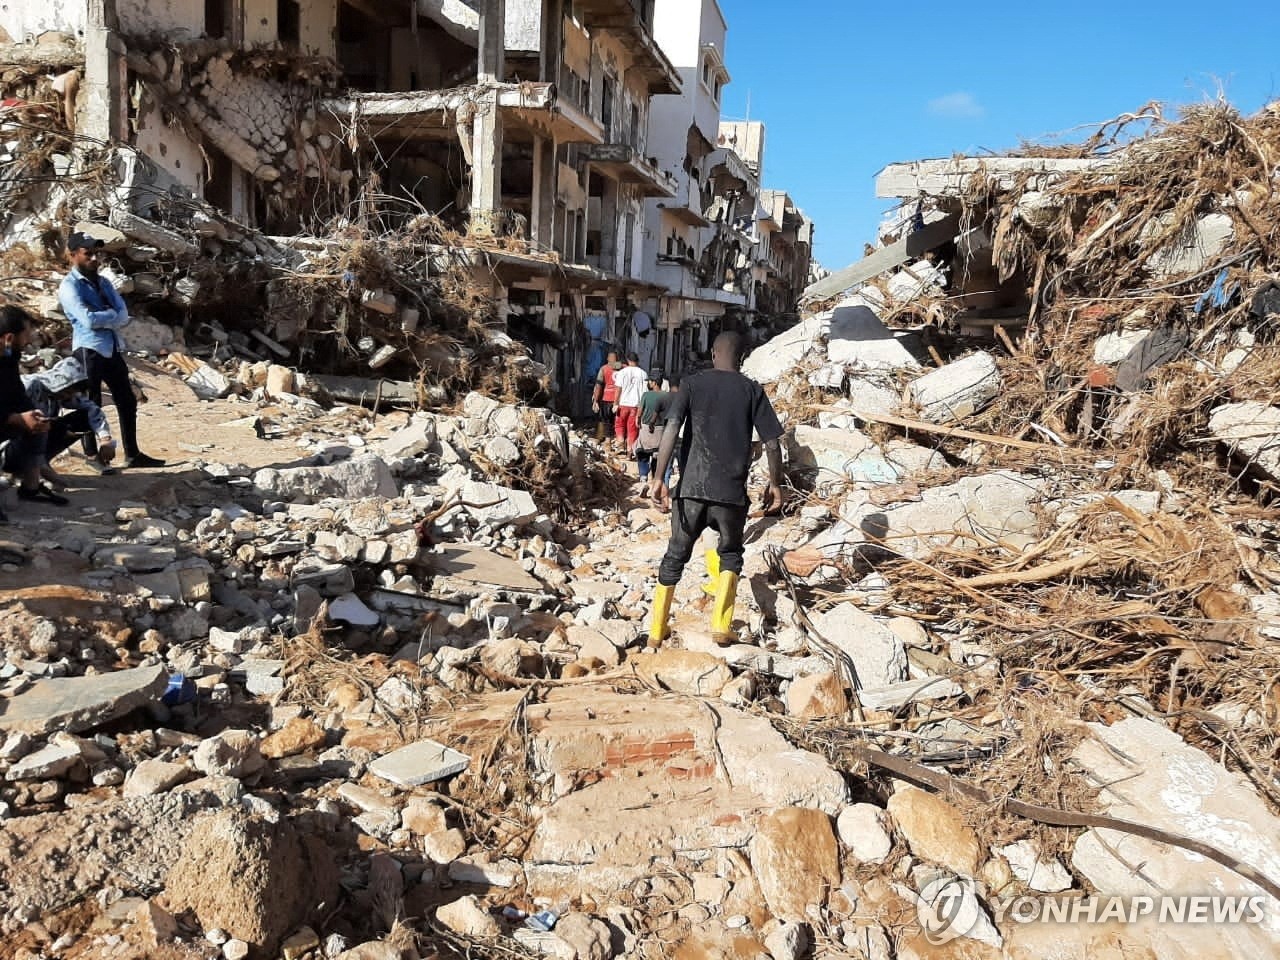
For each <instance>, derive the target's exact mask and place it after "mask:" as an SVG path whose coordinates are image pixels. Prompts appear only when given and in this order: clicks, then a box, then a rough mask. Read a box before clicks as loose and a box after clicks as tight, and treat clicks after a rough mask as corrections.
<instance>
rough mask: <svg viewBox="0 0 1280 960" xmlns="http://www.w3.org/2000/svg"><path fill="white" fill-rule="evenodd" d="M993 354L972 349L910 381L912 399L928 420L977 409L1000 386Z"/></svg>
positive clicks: (943, 419)
mask: <svg viewBox="0 0 1280 960" xmlns="http://www.w3.org/2000/svg"><path fill="white" fill-rule="evenodd" d="M1001 383H1002V381H1001V378H1000V371H999V370H998V369H997V368H996V361H995V358H994V357H992V356H991V354H989V353H986V352H978V353H971V354H970V355H969V356H967V357H965V358H964V359H962V360H957V361H955V362H954V363H948V364H947V365H946V366H945V367H939V368H938V369H937V370H934V371H932V372H931V373H926V374H925V375H924V376H923V377H920V378H918V379H916V380H913V381H912V382H911V399H912V400H913V401H914V402H915V404H916V405H917V406H918V407H919V408H920V416H921V417H922V418H924V419H925V420H928V421H929V422H930V423H951V422H953V421H958V420H963V419H964V418H965V417H969V416H972V415H973V414H974V413H977V412H978V411H979V410H981V409H982V408H983V407H985V406H986V405H987V404H989V403H990V402H991V401H992V400H994V399H995V398H996V397H997V396H999V395H1000V387H1001Z"/></svg>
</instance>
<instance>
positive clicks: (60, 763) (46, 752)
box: [5, 743, 80, 780]
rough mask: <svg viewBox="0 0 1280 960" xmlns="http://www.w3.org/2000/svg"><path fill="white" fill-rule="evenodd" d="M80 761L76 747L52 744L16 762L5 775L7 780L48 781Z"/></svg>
mask: <svg viewBox="0 0 1280 960" xmlns="http://www.w3.org/2000/svg"><path fill="white" fill-rule="evenodd" d="M79 759H80V751H79V750H77V749H76V748H75V747H74V746H69V745H66V744H57V743H50V744H46V745H45V746H43V747H41V748H40V749H39V750H37V751H35V752H34V753H29V754H27V755H26V756H25V757H23V758H22V759H21V760H16V761H14V763H13V764H12V765H11V766H10V767H9V772H8V773H7V774H5V779H6V780H48V779H51V778H53V777H58V776H61V775H62V774H64V773H66V772H67V771H68V770H70V769H71V768H72V767H74V766H75V765H76V762H77V761H78V760H79Z"/></svg>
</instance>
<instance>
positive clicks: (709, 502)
mask: <svg viewBox="0 0 1280 960" xmlns="http://www.w3.org/2000/svg"><path fill="white" fill-rule="evenodd" d="M743 353H744V349H743V341H742V337H741V336H740V335H739V334H737V333H722V334H720V336H718V337H716V340H715V343H714V344H713V345H712V349H711V359H712V369H710V370H706V371H704V372H702V373H698V374H694V375H693V376H692V377H688V378H686V379H685V380H684V381H683V382H682V383H681V384H680V392H679V393H677V394H676V395H675V399H674V401H673V403H672V405H671V410H670V413H669V414H668V417H667V426H666V429H665V430H664V431H663V434H662V446H661V447H660V448H659V450H658V462H657V465H656V467H655V469H654V473H653V477H652V479H651V480H650V482H649V494H650V496H651V497H652V498H653V500H654V501H655V502H657V503H658V505H659V506H666V505H667V504H668V503H669V500H670V492H669V491H668V489H667V484H666V481H665V479H664V478H665V473H666V470H667V467H668V465H669V464H670V463H671V458H672V456H673V455H674V454H675V447H676V441H677V438H679V437H680V431H681V429H682V428H685V433H684V439H683V441H682V444H681V453H682V456H681V464H682V466H681V473H680V482H679V485H678V487H677V488H676V496H675V504H674V506H673V507H672V509H671V540H670V542H669V543H668V545H667V552H666V555H665V556H664V557H663V558H662V564H661V566H660V567H659V569H658V587H657V589H656V590H655V591H654V596H653V610H652V614H651V617H650V623H649V646H651V647H658V646H661V644H662V642H663V641H664V640H666V638H667V634H668V630H669V628H668V623H667V620H668V617H669V616H670V613H671V600H672V597H673V595H674V593H675V588H676V585H677V584H678V583H679V582H680V576H681V574H683V573H684V568H685V565H686V564H687V563H688V562H689V559H690V557H692V556H693V551H694V546H695V544H696V543H697V542H698V538H699V536H701V535H702V532H703V531H704V530H708V529H710V530H714V531H715V532H716V533H717V534H718V535H719V543H718V549H717V550H714V551H708V556H707V567H708V570H714V571H715V574H714V576H715V581H716V582H715V601H714V603H713V605H712V608H711V637H712V639H713V640H714V641H715V643H716V644H718V645H720V646H727V645H729V644H730V643H732V642H733V634H732V632H731V631H732V626H733V606H734V603H735V601H736V600H737V596H738V577H739V576H740V575H741V573H742V562H743V553H744V544H743V536H744V533H745V530H746V525H747V506H748V500H747V477H748V475H749V473H750V470H751V460H752V456H751V453H752V434H753V433H755V434H757V435H758V436H759V438H760V442H761V443H762V444H763V445H764V451H765V455H766V457H767V460H768V465H769V486H768V490H767V491H766V493H765V500H764V507H765V512H766V513H776V512H777V511H778V510H780V509H781V508H782V450H781V448H780V446H779V443H778V441H779V439H780V438H781V437H782V425H781V424H780V423H779V422H778V415H777V414H776V413H775V412H774V409H773V405H772V404H771V403H770V402H769V398H768V397H767V396H766V395H765V392H764V388H762V387H761V386H760V384H758V383H756V382H755V381H754V380H752V379H750V378H749V377H746V376H744V375H743V374H742V373H740V372H739V370H740V368H741V366H742V359H743Z"/></svg>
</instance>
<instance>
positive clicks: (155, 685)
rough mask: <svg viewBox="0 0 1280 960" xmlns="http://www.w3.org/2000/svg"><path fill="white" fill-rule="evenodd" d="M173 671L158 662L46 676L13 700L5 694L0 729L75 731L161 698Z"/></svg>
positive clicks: (88, 727)
mask: <svg viewBox="0 0 1280 960" xmlns="http://www.w3.org/2000/svg"><path fill="white" fill-rule="evenodd" d="M168 684H169V673H168V671H167V670H165V668H164V667H163V666H162V665H160V664H156V665H155V666H152V667H136V668H134V669H132V670H116V671H113V672H111V673H100V674H94V675H91V676H83V677H55V678H52V679H46V680H41V681H39V682H38V683H36V685H35V686H34V687H32V688H31V689H30V690H28V691H26V692H25V693H22V694H19V695H18V696H17V697H14V698H13V699H12V700H4V699H0V731H5V732H20V733H29V734H33V735H38V734H44V733H52V732H53V731H54V730H66V731H68V732H70V733H75V732H77V731H80V730H88V729H91V728H93V727H96V726H98V725H99V724H102V723H106V722H107V721H108V720H114V719H115V718H116V717H120V716H123V715H124V714H126V713H128V712H129V711H130V710H135V709H137V708H138V707H142V706H146V705H148V704H151V703H157V702H159V700H160V697H161V696H162V695H163V694H164V691H165V688H166V687H167V686H168Z"/></svg>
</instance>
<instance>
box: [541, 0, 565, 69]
mask: <svg viewBox="0 0 1280 960" xmlns="http://www.w3.org/2000/svg"><path fill="white" fill-rule="evenodd" d="M563 48H564V0H543V4H542V48H541V54H542V56H541V60H540V61H539V67H538V79H539V80H541V81H542V82H543V83H559V82H560V55H561V52H562V51H563Z"/></svg>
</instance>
